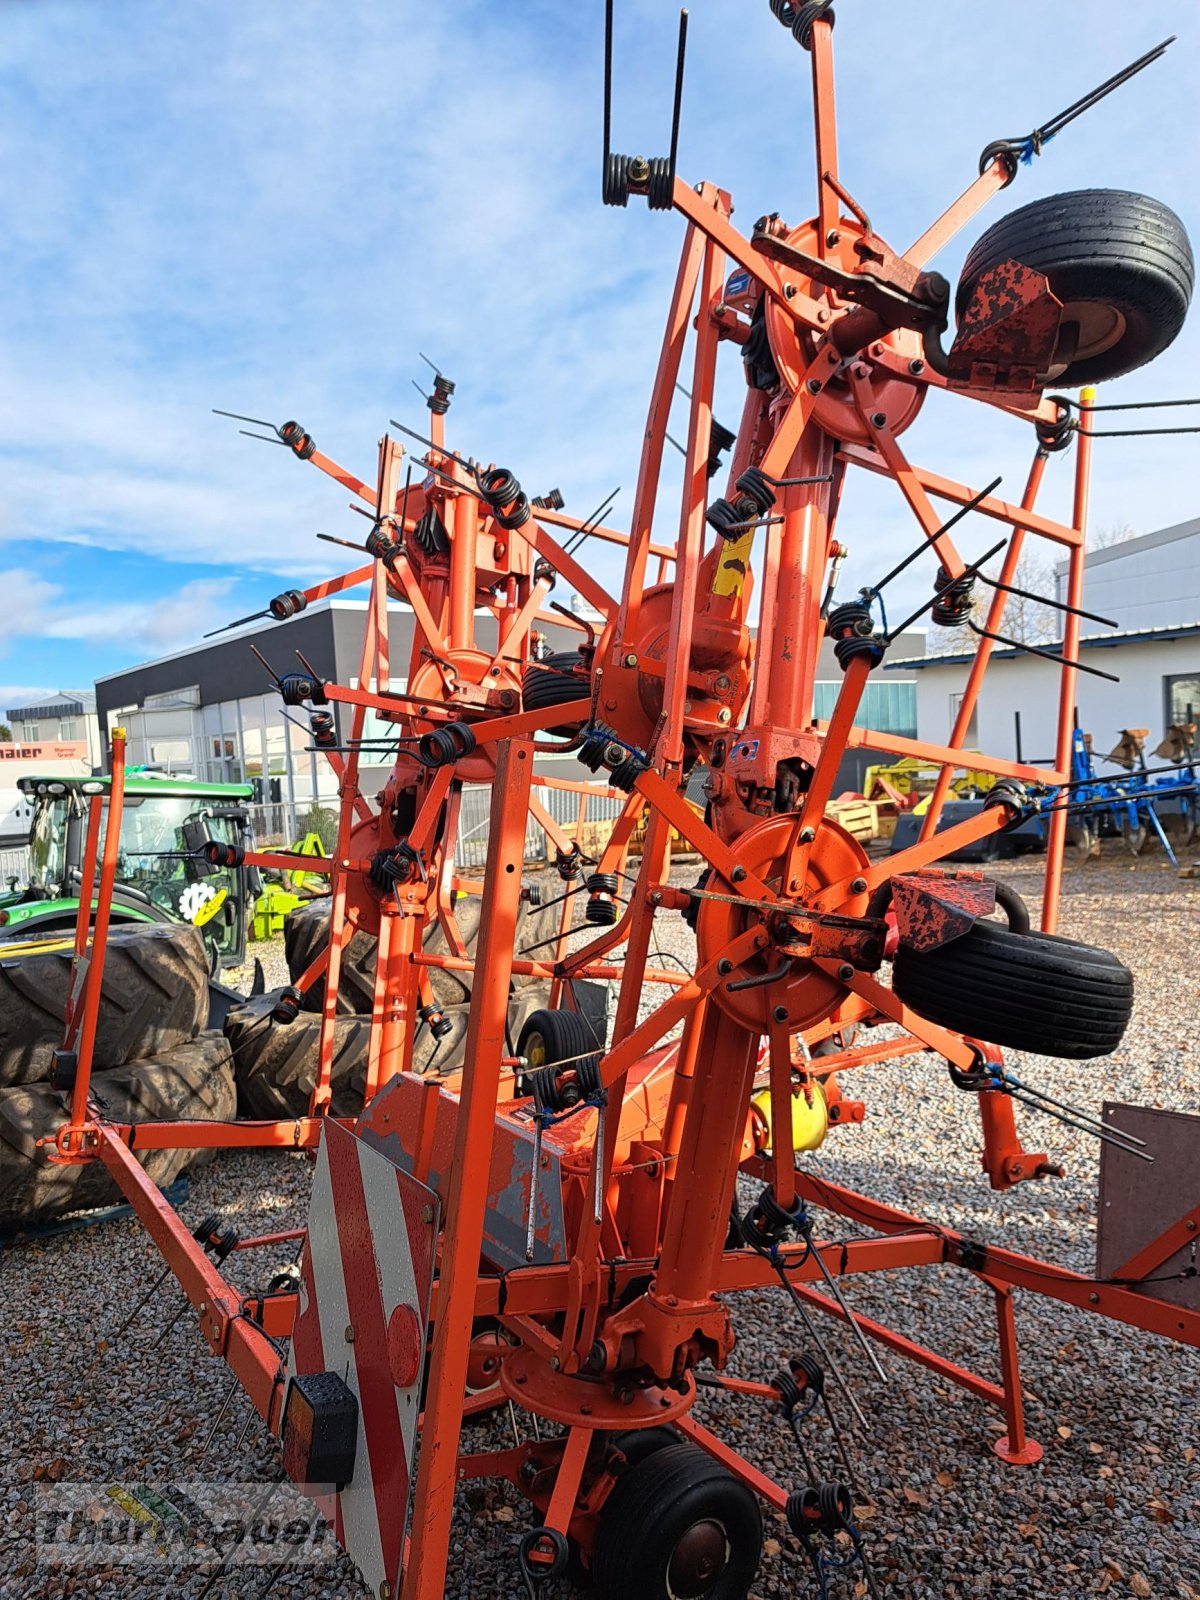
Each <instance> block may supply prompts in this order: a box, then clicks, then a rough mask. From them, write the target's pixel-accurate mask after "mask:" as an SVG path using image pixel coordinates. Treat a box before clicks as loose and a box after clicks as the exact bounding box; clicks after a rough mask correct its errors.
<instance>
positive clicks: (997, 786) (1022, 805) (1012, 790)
mask: <svg viewBox="0 0 1200 1600" xmlns="http://www.w3.org/2000/svg"><path fill="white" fill-rule="evenodd" d="M1028 805H1029V790H1028V789H1027V788H1026V786H1025V785H1024V784H1023V783H1022V782H1021V780H1020V778H997V780H996V782H995V783H994V784H993V785H992V787H991V788H990V789H989V790H988V792H987V794H986V795H985V796H984V801H983V809H984V810H985V811H986V810H987V809H988V808H989V807H990V806H1007V807H1008V809H1009V810H1010V811H1024V810H1026V809H1027V807H1028Z"/></svg>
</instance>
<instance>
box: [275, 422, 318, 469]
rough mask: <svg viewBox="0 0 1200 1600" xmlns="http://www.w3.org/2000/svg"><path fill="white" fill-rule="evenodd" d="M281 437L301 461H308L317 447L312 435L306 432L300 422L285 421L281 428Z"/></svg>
mask: <svg viewBox="0 0 1200 1600" xmlns="http://www.w3.org/2000/svg"><path fill="white" fill-rule="evenodd" d="M279 437H280V438H281V439H282V440H283V442H284V444H286V445H287V447H288V449H289V450H292V451H294V452H295V454H296V455H298V456H299V457H300V459H301V461H308V460H309V459H310V458H311V457H312V455H313V453H314V452H315V450H316V448H317V447H316V444H315V443H314V442H313V438H312V435H311V434H307V433H305V431H304V429H303V428H302V427H301V426H300V424H299V423H298V422H285V423H284V425H283V427H282V428H280V430H279Z"/></svg>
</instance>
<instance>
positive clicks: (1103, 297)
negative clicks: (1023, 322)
mask: <svg viewBox="0 0 1200 1600" xmlns="http://www.w3.org/2000/svg"><path fill="white" fill-rule="evenodd" d="M1004 261H1018V262H1020V263H1021V265H1022V266H1025V267H1030V268H1032V269H1033V270H1034V271H1036V272H1043V273H1045V275H1046V280H1047V282H1048V283H1049V285H1050V288H1051V290H1052V291H1053V293H1054V294H1055V295H1057V296H1058V298H1059V299H1060V300H1061V301H1062V303H1063V308H1064V310H1063V331H1064V332H1066V330H1067V325H1068V324H1074V325H1075V326H1076V327H1078V329H1079V336H1078V344H1077V346H1076V347H1075V348H1074V350H1073V353H1071V355H1070V359H1069V361H1068V364H1067V365H1066V367H1065V369H1064V370H1063V371H1061V372H1058V373H1056V374H1054V375H1053V381H1054V383H1056V384H1059V385H1061V386H1062V387H1063V388H1068V389H1070V388H1075V387H1076V386H1077V385H1079V384H1084V383H1101V382H1104V381H1107V380H1108V379H1110V378H1119V377H1120V376H1121V375H1122V374H1123V373H1126V372H1132V371H1133V370H1134V368H1135V367H1141V366H1144V365H1145V363H1146V362H1147V361H1152V360H1153V359H1154V357H1155V356H1157V355H1160V354H1161V353H1162V351H1164V350H1165V349H1166V348H1167V346H1168V345H1169V344H1170V343H1171V341H1172V340H1173V339H1174V338H1175V336H1176V335H1177V334H1178V333H1179V330H1180V329H1181V328H1182V327H1183V323H1184V318H1185V317H1186V315H1187V309H1188V304H1189V302H1190V301H1191V298H1192V286H1193V283H1194V281H1195V266H1194V263H1193V260H1192V247H1191V244H1190V243H1189V242H1188V236H1187V233H1186V231H1185V229H1184V226H1183V223H1182V222H1181V221H1180V220H1179V218H1178V217H1177V216H1176V215H1175V213H1174V212H1173V211H1172V210H1171V209H1170V208H1169V207H1168V206H1165V205H1163V204H1162V203H1161V201H1158V200H1152V199H1150V198H1149V196H1148V195H1144V194H1129V193H1127V192H1126V191H1124V190H1121V189H1080V190H1078V191H1074V192H1072V193H1069V194H1054V195H1047V196H1046V197H1045V198H1044V199H1042V200H1035V201H1033V203H1032V204H1031V205H1027V206H1022V207H1021V208H1020V209H1019V210H1017V211H1010V212H1009V214H1008V215H1007V216H1006V217H1001V218H1000V220H999V221H998V222H996V223H993V225H992V226H991V227H990V228H989V229H988V230H987V232H986V233H985V234H983V236H982V237H981V238H980V239H978V240H977V241H976V243H975V245H974V246H973V247H972V249H971V251H970V254H969V255H968V256H967V259H966V261H965V262H964V264H963V269H962V276H961V278H960V279H959V285H958V293H957V296H956V300H955V309H956V311H957V314H958V317H959V319H960V320H961V318H962V315H963V312H964V310H965V308H966V305H967V302H968V300H970V298H971V294H972V292H973V291H974V288H975V285H976V283H977V282H978V281H979V279H980V278H981V277H982V276H983V274H984V273H985V272H988V271H990V270H991V268H993V267H997V266H999V265H1000V264H1001V262H1004Z"/></svg>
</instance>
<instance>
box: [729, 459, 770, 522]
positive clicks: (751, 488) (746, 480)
mask: <svg viewBox="0 0 1200 1600" xmlns="http://www.w3.org/2000/svg"><path fill="white" fill-rule="evenodd" d="M734 487H735V488H736V489H739V490H741V492H742V494H744V495H745V496H746V497H747V498H748V499H750V500H753V501H754V507H755V510H756V511H757V512H758V514H759V515H760V516H764V515H765V514H766V513H767V512H768V511H769V510H770V509H771V507H772V506H773V505H774V504H775V499H776V495H775V485H774V484H773V483H772V482H771V480H770V478H768V477H767V475H766V473H765V472H764V471H763V470H762V468H761V467H747V468H746V470H745V472H743V473H742V474H741V475H740V477H739V478H738V479H737V480H736V482H735V484H734Z"/></svg>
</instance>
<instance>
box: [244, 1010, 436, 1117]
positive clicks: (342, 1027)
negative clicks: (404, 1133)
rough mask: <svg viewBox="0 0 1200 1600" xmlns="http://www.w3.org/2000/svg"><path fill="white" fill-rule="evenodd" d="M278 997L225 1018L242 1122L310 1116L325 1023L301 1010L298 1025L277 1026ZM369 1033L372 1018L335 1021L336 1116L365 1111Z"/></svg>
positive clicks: (333, 1087) (332, 1084)
mask: <svg viewBox="0 0 1200 1600" xmlns="http://www.w3.org/2000/svg"><path fill="white" fill-rule="evenodd" d="M279 995H280V990H278V989H274V990H270V991H269V992H268V993H267V994H260V995H254V996H253V997H252V998H251V999H249V1000H247V1001H246V1003H245V1004H244V1005H240V1006H236V1007H235V1008H234V1009H233V1010H232V1011H231V1012H230V1013H229V1015H228V1017H227V1018H226V1019H225V1037H226V1038H227V1039H228V1040H229V1044H230V1047H231V1049H232V1051H233V1070H234V1074H235V1076H236V1079H237V1091H238V1110H239V1112H240V1114H241V1115H242V1116H244V1117H266V1118H276V1117H306V1116H307V1115H308V1106H309V1099H310V1097H311V1095H312V1092H313V1087H314V1085H315V1084H316V1081H317V1068H318V1066H319V1064H320V1059H321V1019H320V1017H318V1016H314V1015H313V1013H312V1012H311V1011H302V1012H301V1013H300V1015H299V1016H298V1017H297V1018H296V1019H295V1021H294V1022H288V1023H283V1022H273V1021H272V1020H271V1011H272V1008H273V1007H274V1006H275V1004H276V1002H277V1001H278V999H279ZM422 1032H423V1034H424V1033H427V1030H424V1029H423V1030H422ZM370 1033H371V1019H370V1017H345V1016H342V1017H337V1018H335V1019H334V1043H333V1070H332V1074H331V1077H330V1085H329V1086H330V1091H331V1094H332V1099H331V1101H330V1107H329V1109H330V1111H331V1112H332V1114H333V1115H334V1116H335V1117H353V1116H357V1114H358V1113H359V1112H360V1111H361V1110H362V1107H363V1090H364V1089H365V1087H366V1081H367V1043H368V1040H369V1038H370ZM430 1043H431V1044H432V1040H431V1041H430Z"/></svg>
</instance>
